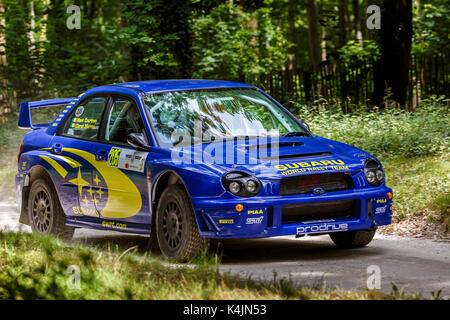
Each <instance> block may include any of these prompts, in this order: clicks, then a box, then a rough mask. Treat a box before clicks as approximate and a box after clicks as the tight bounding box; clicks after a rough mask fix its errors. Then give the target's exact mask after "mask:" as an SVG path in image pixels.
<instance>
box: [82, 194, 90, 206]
mask: <svg viewBox="0 0 450 320" xmlns="http://www.w3.org/2000/svg"><path fill="white" fill-rule="evenodd" d="M83 202H84V204H85V205H88V204H89V200H88V199H87V197H86V196H84V199H83Z"/></svg>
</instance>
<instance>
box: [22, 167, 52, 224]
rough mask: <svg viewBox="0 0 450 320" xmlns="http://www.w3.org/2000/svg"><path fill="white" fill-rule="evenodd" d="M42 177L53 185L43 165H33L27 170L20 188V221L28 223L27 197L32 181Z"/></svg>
mask: <svg viewBox="0 0 450 320" xmlns="http://www.w3.org/2000/svg"><path fill="white" fill-rule="evenodd" d="M42 177H44V178H46V179H47V180H49V181H50V182H51V183H52V184H53V185H54V182H53V180H52V178H51V175H50V173H49V172H48V170H47V169H46V168H44V167H43V166H41V165H35V166H33V167H32V168H31V169H30V170H29V171H28V174H27V176H26V179H25V184H24V186H23V190H22V200H21V201H22V203H21V209H20V217H19V222H20V223H23V224H26V225H30V221H29V219H28V197H29V195H30V189H31V185H32V184H33V182H34V181H36V180H37V179H39V178H42Z"/></svg>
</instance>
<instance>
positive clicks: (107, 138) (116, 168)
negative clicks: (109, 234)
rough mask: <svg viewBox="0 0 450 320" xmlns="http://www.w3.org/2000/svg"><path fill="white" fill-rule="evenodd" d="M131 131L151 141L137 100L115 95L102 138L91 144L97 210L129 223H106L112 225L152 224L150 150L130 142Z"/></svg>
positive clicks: (104, 215)
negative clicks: (148, 163)
mask: <svg viewBox="0 0 450 320" xmlns="http://www.w3.org/2000/svg"><path fill="white" fill-rule="evenodd" d="M130 133H135V134H138V135H140V136H142V138H143V139H144V140H145V141H148V135H147V132H146V130H145V126H144V122H143V119H142V116H141V114H140V111H139V108H138V106H137V104H136V102H135V101H134V100H133V99H132V98H129V97H123V96H113V97H112V102H111V104H110V105H109V106H108V108H107V110H106V112H105V114H104V117H103V123H102V128H101V133H100V139H99V140H98V141H97V142H96V143H93V144H92V145H91V148H92V153H93V154H94V156H95V159H96V165H95V166H94V171H93V173H92V176H93V190H94V191H95V192H96V194H97V197H96V201H95V205H96V209H97V212H98V214H99V215H100V217H102V218H103V219H110V220H117V219H119V220H120V222H127V224H125V223H121V224H120V227H118V226H117V223H116V224H114V222H111V224H108V223H105V222H104V223H102V225H103V226H106V227H110V228H116V229H122V228H127V227H130V226H131V225H132V224H133V223H137V224H141V225H142V224H150V215H149V214H148V212H149V198H148V185H147V176H146V166H145V163H146V159H147V156H148V152H147V151H141V150H137V148H135V147H133V146H132V145H130V144H129V143H128V142H127V137H128V135H129V134H130ZM99 186H102V187H100V188H99Z"/></svg>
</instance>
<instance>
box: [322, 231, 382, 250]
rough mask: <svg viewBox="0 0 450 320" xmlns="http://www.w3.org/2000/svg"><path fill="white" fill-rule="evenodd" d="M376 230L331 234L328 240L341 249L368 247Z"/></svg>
mask: <svg viewBox="0 0 450 320" xmlns="http://www.w3.org/2000/svg"><path fill="white" fill-rule="evenodd" d="M375 232H376V230H354V231H344V232H332V233H330V234H329V235H330V238H331V240H333V242H334V243H335V244H336V245H337V246H338V247H342V248H359V247H364V246H366V245H368V244H369V243H370V242H371V241H372V239H373V237H374V236H375Z"/></svg>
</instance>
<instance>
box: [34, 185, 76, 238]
mask: <svg viewBox="0 0 450 320" xmlns="http://www.w3.org/2000/svg"><path fill="white" fill-rule="evenodd" d="M28 218H29V222H30V226H31V229H32V230H33V232H34V233H39V234H53V235H56V236H58V237H60V238H62V239H64V240H70V239H72V236H73V233H74V228H72V227H68V226H66V217H65V215H64V212H63V210H62V208H61V205H60V203H59V200H58V195H57V194H56V191H55V188H54V187H53V183H52V182H51V181H49V180H48V179H45V178H39V179H37V180H36V181H34V182H33V184H32V185H31V189H30V195H29V199H28Z"/></svg>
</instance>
